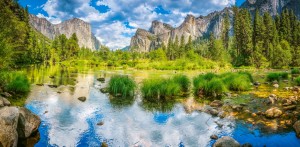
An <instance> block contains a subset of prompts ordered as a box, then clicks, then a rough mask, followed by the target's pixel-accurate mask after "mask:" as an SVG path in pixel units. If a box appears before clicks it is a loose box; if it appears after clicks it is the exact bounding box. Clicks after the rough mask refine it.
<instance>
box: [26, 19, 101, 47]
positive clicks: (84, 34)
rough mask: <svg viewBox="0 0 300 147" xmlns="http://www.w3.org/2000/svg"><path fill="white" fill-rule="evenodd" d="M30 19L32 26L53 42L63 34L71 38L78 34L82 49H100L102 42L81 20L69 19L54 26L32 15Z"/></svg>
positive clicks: (88, 25) (87, 24)
mask: <svg viewBox="0 0 300 147" xmlns="http://www.w3.org/2000/svg"><path fill="white" fill-rule="evenodd" d="M29 18H30V25H31V26H32V27H33V28H35V29H36V30H37V31H39V32H41V33H42V34H43V35H45V36H46V37H47V38H49V39H51V40H53V39H54V38H55V37H56V36H59V35H62V34H65V35H66V36H67V38H70V37H71V36H72V34H74V33H76V35H77V38H78V45H79V46H80V47H86V48H89V49H91V50H98V49H99V47H100V41H99V40H98V39H97V38H96V37H95V36H94V35H93V34H92V30H91V26H90V24H89V23H87V22H85V21H83V20H81V19H79V18H73V19H69V20H66V21H63V22H61V23H59V24H52V23H51V22H49V21H48V20H47V19H45V18H39V17H37V16H35V15H32V14H30V16H29Z"/></svg>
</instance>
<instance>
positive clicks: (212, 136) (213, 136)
mask: <svg viewBox="0 0 300 147" xmlns="http://www.w3.org/2000/svg"><path fill="white" fill-rule="evenodd" d="M218 138H219V137H218V136H217V135H211V136H210V139H213V140H217V139H218Z"/></svg>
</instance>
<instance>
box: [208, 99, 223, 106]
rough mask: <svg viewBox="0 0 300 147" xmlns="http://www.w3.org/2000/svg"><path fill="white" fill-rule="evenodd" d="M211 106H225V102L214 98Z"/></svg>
mask: <svg viewBox="0 0 300 147" xmlns="http://www.w3.org/2000/svg"><path fill="white" fill-rule="evenodd" d="M210 106H212V107H221V106H223V102H222V101H220V100H214V101H212V102H211V103H210Z"/></svg>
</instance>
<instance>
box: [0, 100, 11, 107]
mask: <svg viewBox="0 0 300 147" xmlns="http://www.w3.org/2000/svg"><path fill="white" fill-rule="evenodd" d="M2 101H3V104H4V106H10V105H11V104H10V102H9V100H7V99H6V98H2Z"/></svg>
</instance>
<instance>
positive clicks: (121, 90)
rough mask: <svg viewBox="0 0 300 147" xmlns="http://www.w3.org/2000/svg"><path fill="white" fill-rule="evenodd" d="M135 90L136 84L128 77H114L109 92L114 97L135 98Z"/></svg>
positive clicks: (109, 84)
mask: <svg viewBox="0 0 300 147" xmlns="http://www.w3.org/2000/svg"><path fill="white" fill-rule="evenodd" d="M135 88H136V84H135V82H134V81H133V80H132V79H131V78H129V77H128V76H121V75H117V76H113V77H111V79H110V81H109V83H108V91H109V93H110V94H111V95H113V96H122V97H128V96H133V95H134V91H135Z"/></svg>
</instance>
